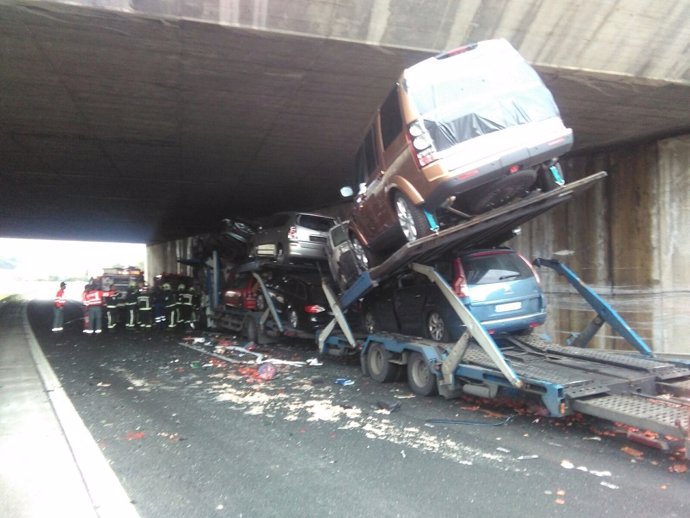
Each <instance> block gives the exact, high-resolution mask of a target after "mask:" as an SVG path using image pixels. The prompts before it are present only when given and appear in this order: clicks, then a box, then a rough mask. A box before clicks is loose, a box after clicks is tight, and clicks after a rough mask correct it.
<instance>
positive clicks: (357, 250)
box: [350, 236, 374, 270]
mask: <svg viewBox="0 0 690 518" xmlns="http://www.w3.org/2000/svg"><path fill="white" fill-rule="evenodd" d="M350 244H351V247H352V253H353V254H355V259H356V260H357V264H358V265H359V267H360V268H361V269H362V270H368V269H369V267H371V266H373V264H374V261H373V257H372V254H371V252H369V250H368V249H367V248H366V247H365V246H364V245H363V244H362V242H361V241H360V240H359V239H357V237H356V236H350Z"/></svg>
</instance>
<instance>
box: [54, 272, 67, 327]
mask: <svg viewBox="0 0 690 518" xmlns="http://www.w3.org/2000/svg"><path fill="white" fill-rule="evenodd" d="M66 287H67V284H65V283H64V282H61V283H60V289H59V290H58V291H57V293H56V294H55V309H54V310H53V332H54V333H56V332H58V331H62V324H63V322H64V320H65V314H64V307H65V303H66V302H67V300H66V299H65V288H66Z"/></svg>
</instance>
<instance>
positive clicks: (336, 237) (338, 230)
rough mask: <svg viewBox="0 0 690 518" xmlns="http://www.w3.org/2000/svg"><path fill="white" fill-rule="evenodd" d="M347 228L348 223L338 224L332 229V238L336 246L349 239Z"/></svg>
mask: <svg viewBox="0 0 690 518" xmlns="http://www.w3.org/2000/svg"><path fill="white" fill-rule="evenodd" d="M347 229H348V226H347V225H338V226H337V227H334V228H333V230H331V240H332V241H333V246H334V247H337V246H340V245H342V244H343V243H344V242H346V241H347V240H348V237H349V236H348V231H347Z"/></svg>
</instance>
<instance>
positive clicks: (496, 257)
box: [462, 252, 532, 286]
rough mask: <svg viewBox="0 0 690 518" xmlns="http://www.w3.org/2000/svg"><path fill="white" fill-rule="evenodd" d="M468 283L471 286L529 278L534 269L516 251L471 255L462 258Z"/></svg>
mask: <svg viewBox="0 0 690 518" xmlns="http://www.w3.org/2000/svg"><path fill="white" fill-rule="evenodd" d="M462 264H463V267H464V269H465V276H466V278H467V283H468V284H469V285H470V286H479V285H482V284H495V283H497V282H506V281H515V280H518V279H529V278H530V277H532V271H531V270H530V269H529V267H528V266H527V264H525V262H524V261H523V260H522V259H520V257H519V256H518V255H517V254H514V253H505V252H503V253H501V252H499V253H493V254H484V253H480V254H476V255H469V256H466V257H464V258H463V259H462Z"/></svg>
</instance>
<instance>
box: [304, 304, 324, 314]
mask: <svg viewBox="0 0 690 518" xmlns="http://www.w3.org/2000/svg"><path fill="white" fill-rule="evenodd" d="M304 311H305V312H306V313H309V314H310V315H315V314H317V313H322V312H324V311H326V308H324V307H323V306H319V305H318V304H311V305H309V306H304Z"/></svg>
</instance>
